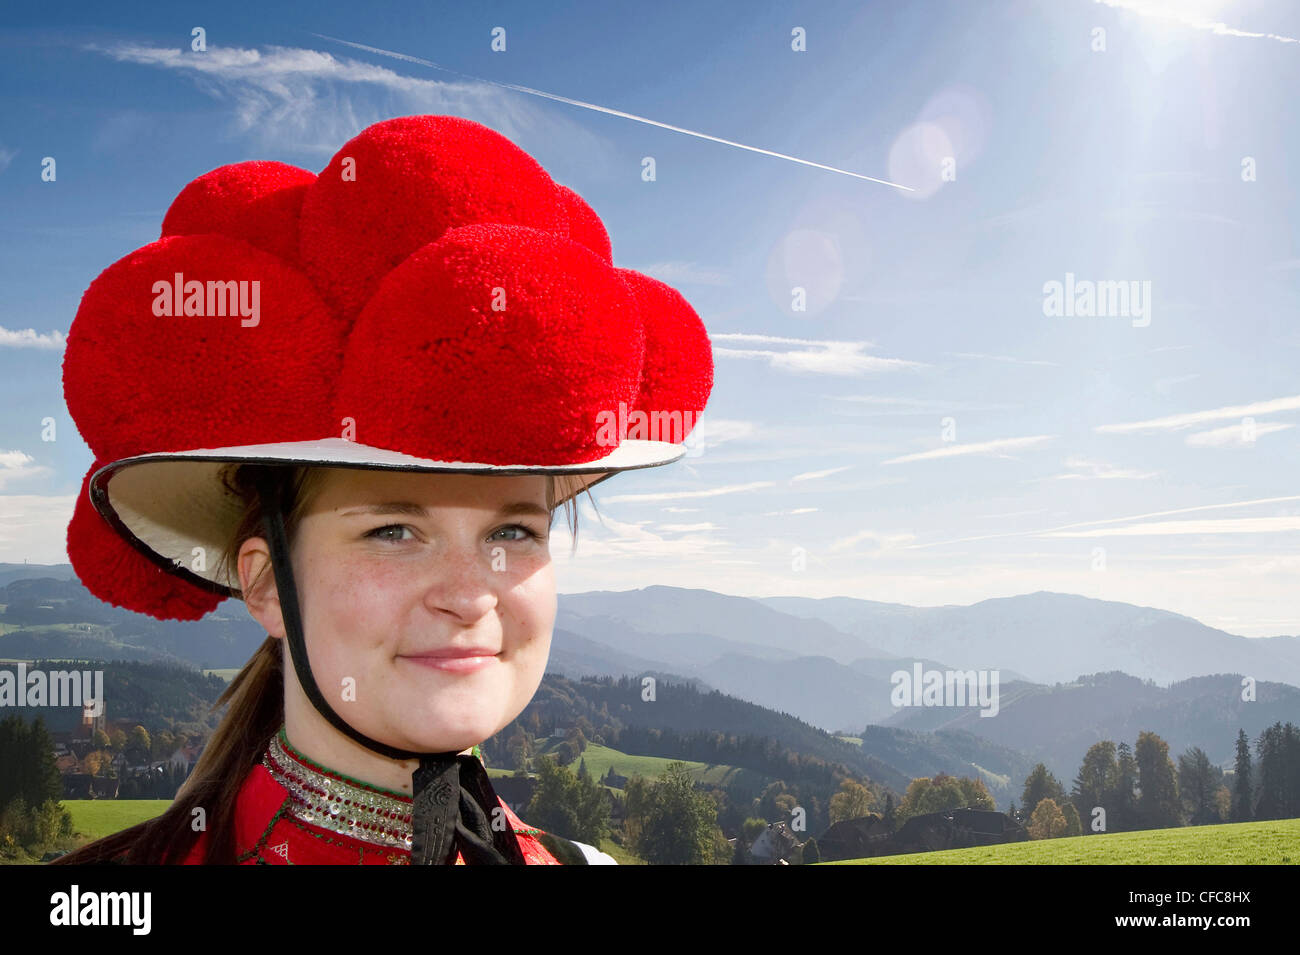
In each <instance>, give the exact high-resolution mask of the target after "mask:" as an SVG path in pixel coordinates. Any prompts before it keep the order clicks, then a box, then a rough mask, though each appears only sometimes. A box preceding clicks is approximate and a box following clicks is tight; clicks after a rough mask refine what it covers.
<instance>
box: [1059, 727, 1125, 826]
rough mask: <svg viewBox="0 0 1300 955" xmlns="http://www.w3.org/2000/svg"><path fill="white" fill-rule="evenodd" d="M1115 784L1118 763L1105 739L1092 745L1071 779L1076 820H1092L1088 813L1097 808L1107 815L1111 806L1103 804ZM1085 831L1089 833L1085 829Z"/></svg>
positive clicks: (1117, 780) (1113, 745) (1090, 813)
mask: <svg viewBox="0 0 1300 955" xmlns="http://www.w3.org/2000/svg"><path fill="white" fill-rule="evenodd" d="M1118 783H1119V763H1118V762H1117V761H1116V759H1115V744H1114V743H1112V742H1111V741H1110V740H1108V739H1104V740H1102V741H1101V742H1098V743H1093V744H1092V746H1090V747H1089V748H1088V752H1087V754H1086V755H1085V756H1084V757H1083V764H1082V765H1081V766H1080V767H1079V775H1078V776H1076V777H1075V779H1074V786H1073V790H1072V792H1071V799H1072V801H1073V803H1074V807H1075V808H1076V809H1077V810H1078V814H1079V816H1081V817H1082V818H1084V819H1089V820H1091V819H1092V811H1093V809H1095V808H1096V807H1097V806H1101V807H1102V808H1103V809H1106V810H1107V813H1108V814H1109V813H1110V812H1111V811H1113V809H1114V807H1113V806H1108V805H1107V800H1108V799H1112V798H1113V797H1114V793H1115V790H1116V787H1117V785H1118ZM1088 831H1091V829H1089V830H1088Z"/></svg>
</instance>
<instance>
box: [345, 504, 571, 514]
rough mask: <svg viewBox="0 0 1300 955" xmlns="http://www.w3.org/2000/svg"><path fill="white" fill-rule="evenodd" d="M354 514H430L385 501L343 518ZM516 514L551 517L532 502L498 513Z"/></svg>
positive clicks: (413, 506) (415, 506)
mask: <svg viewBox="0 0 1300 955" xmlns="http://www.w3.org/2000/svg"><path fill="white" fill-rule="evenodd" d="M353 514H409V515H411V516H412V517H428V515H429V512H428V511H427V510H426V509H425V508H424V507H422V506H421V505H419V504H416V503H414V502H412V501H384V502H383V503H380V504H367V505H366V506H365V507H354V508H351V509H349V510H346V511H343V512H342V515H341V516H343V517H350V516H352V515H353ZM516 514H529V515H533V516H536V517H548V518H549V517H550V516H551V512H550V511H548V510H547V509H546V508H544V507H542V505H540V504H535V503H533V502H532V501H511V502H510V503H509V504H503V505H502V506H501V509H500V510H499V511H497V515H498V516H500V517H513V516H514V515H516Z"/></svg>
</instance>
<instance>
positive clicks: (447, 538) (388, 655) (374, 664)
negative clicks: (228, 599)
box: [241, 468, 556, 752]
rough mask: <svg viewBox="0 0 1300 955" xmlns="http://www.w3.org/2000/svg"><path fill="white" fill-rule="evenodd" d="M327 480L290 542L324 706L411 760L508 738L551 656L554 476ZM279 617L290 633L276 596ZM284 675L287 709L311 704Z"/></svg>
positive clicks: (404, 475)
mask: <svg viewBox="0 0 1300 955" xmlns="http://www.w3.org/2000/svg"><path fill="white" fill-rule="evenodd" d="M326 475H327V476H326V477H325V479H324V483H323V485H322V486H321V488H320V490H319V492H318V494H317V495H316V496H315V497H314V499H313V501H312V503H311V504H310V505H309V507H308V509H307V511H306V512H305V513H304V515H303V518H302V521H301V523H300V524H299V527H298V531H297V534H296V536H295V540H294V544H293V548H292V562H293V570H294V579H295V581H296V582H297V586H298V593H299V602H300V607H301V612H302V618H303V631H304V633H305V635H306V642H307V649H308V655H309V657H310V659H311V669H312V673H313V675H314V676H315V678H316V684H317V685H318V686H319V687H320V689H321V693H322V694H323V695H324V696H325V699H326V700H327V701H328V702H329V704H330V706H331V707H332V708H333V709H334V710H335V711H336V712H337V713H338V714H339V715H340V716H342V717H343V718H344V719H345V720H346V721H347V722H348V723H350V724H351V725H352V726H353V727H355V728H356V729H358V730H360V731H361V732H362V733H364V734H366V735H367V736H369V737H370V738H372V739H375V740H378V741H380V742H384V743H387V744H389V745H392V746H396V747H398V748H401V749H408V750H413V751H416V752H446V751H457V752H459V751H461V750H464V749H467V748H468V747H470V746H473V745H474V744H476V743H479V742H482V741H483V740H485V739H487V738H488V737H489V736H492V735H493V734H495V733H497V732H499V731H500V730H501V729H503V728H504V727H505V726H506V725H507V724H509V723H510V721H511V720H513V719H514V718H515V717H516V716H518V715H519V713H521V712H522V711H523V709H524V707H525V706H526V705H527V704H528V701H529V700H530V699H532V697H533V694H534V693H535V692H536V691H537V687H538V685H539V684H540V683H541V679H542V674H543V672H544V670H545V669H546V661H547V657H548V655H549V653H550V646H551V631H552V627H553V626H554V623H555V613H556V598H555V577H554V571H553V566H552V564H551V557H550V551H549V542H548V537H549V534H550V513H549V512H548V511H547V508H546V490H547V478H546V477H545V476H541V475H511V476H491V477H488V476H482V475H452V474H427V473H426V474H420V473H411V472H397V471H366V470H357V469H348V468H332V469H329V470H328V471H327V472H326ZM250 544H252V545H253V547H254V548H256V547H258V546H260V547H261V548H265V541H263V540H260V539H257V540H256V542H249V544H246V545H245V549H248V548H249V546H250ZM241 553H242V552H241ZM270 576H271V573H270V571H269V569H268V571H267V577H268V578H269V577H270ZM272 611H273V613H272V615H271V616H272V618H273V619H272V620H271V621H269V622H270V623H271V624H273V625H276V626H278V630H277V629H272V627H270V626H268V632H271V633H272V634H274V635H276V636H282V635H283V634H284V627H283V621H282V618H280V616H279V609H278V603H277V604H275V605H274V606H273V608H272ZM255 615H257V614H256V612H255ZM286 667H288V669H289V674H288V679H287V681H286V689H287V690H288V692H289V696H287V697H286V709H287V710H291V709H292V708H293V707H295V706H296V707H298V708H299V709H300V710H301V708H302V707H305V708H306V709H308V710H311V705H310V703H308V702H307V701H306V698H305V696H304V695H302V694H301V689H300V688H299V687H298V685H297V680H296V678H295V677H294V676H293V673H292V667H290V666H289V664H288V660H287V659H286ZM295 694H297V695H298V699H296V700H295V699H292V697H293V696H294V695H295ZM312 715H313V716H314V715H315V713H314V710H312Z"/></svg>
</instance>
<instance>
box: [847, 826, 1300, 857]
mask: <svg viewBox="0 0 1300 955" xmlns="http://www.w3.org/2000/svg"><path fill="white" fill-rule="evenodd" d="M824 864H825V865H1296V864H1300V819H1276V820H1270V821H1268V822H1239V823H1231V824H1228V825H1222V826H1187V827H1185V828H1181V829H1152V830H1149V831H1146V832H1115V833H1108V834H1103V835H1093V836H1075V837H1073V838H1070V839H1043V840H1040V841H1037V842H1013V843H1010V844H1008V845H1002V846H983V847H979V848H975V849H948V850H945V851H943V852H918V853H915V854H913V855H902V856H883V857H881V858H877V859H855V860H852V861H846V862H828V863H824Z"/></svg>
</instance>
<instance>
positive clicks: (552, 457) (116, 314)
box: [63, 116, 713, 865]
mask: <svg viewBox="0 0 1300 955" xmlns="http://www.w3.org/2000/svg"><path fill="white" fill-rule="evenodd" d="M377 368H383V369H384V373H383V374H378V373H376V369H377ZM63 380H64V396H65V399H66V401H67V405H68V409H69V411H70V412H71V413H72V415H73V417H74V418H75V419H76V422H77V425H78V428H79V430H80V431H81V434H82V437H83V438H84V439H85V440H86V443H87V444H88V445H89V446H90V448H91V450H92V452H93V453H94V456H95V462H94V464H92V466H91V467H90V470H89V471H88V472H87V474H86V479H85V483H84V485H83V491H82V494H81V497H80V499H79V500H78V503H77V506H76V510H75V512H74V514H73V518H72V522H71V524H70V525H69V529H68V555H69V557H70V558H71V560H72V563H73V566H74V568H75V569H76V571H77V575H78V576H79V577H80V578H81V580H82V582H83V583H84V584H85V585H86V587H87V588H88V589H89V590H90V591H91V592H92V593H94V594H95V595H96V596H98V597H100V598H101V599H102V600H105V601H107V602H109V603H112V604H115V605H117V606H123V607H127V608H129V609H131V610H135V611H138V612H140V613H146V614H149V615H151V616H154V617H157V618H159V619H189V620H197V619H199V618H200V617H203V616H204V615H206V614H207V613H208V612H210V611H211V610H213V609H215V607H216V606H217V605H218V604H219V603H220V601H221V600H222V599H224V598H226V597H231V596H234V597H242V596H243V594H242V593H241V592H240V586H241V584H240V581H239V579H238V576H237V573H236V572H235V570H234V567H233V562H224V561H221V560H219V559H218V558H219V557H220V556H221V555H223V554H224V551H225V548H226V547H227V545H228V544H229V542H230V540H231V534H232V532H233V531H235V530H236V529H237V527H238V525H239V522H240V520H241V519H242V514H243V513H244V510H245V508H246V502H245V501H243V500H241V499H240V498H239V495H237V494H235V493H233V491H232V489H231V488H230V487H228V486H227V485H226V484H225V479H224V475H225V473H226V471H227V469H228V467H229V466H230V465H231V464H232V463H242V464H254V465H261V467H253V468H251V469H250V470H252V471H253V472H255V474H256V481H257V487H256V493H257V495H258V497H259V499H260V503H261V513H262V518H263V526H262V528H261V530H262V532H263V535H262V536H264V537H266V539H267V541H268V543H269V547H270V554H271V564H272V569H273V571H274V575H275V583H276V588H277V592H278V595H279V604H280V607H281V612H282V615H283V619H284V625H285V641H286V644H287V646H288V651H289V652H288V658H289V660H290V661H291V662H292V664H293V667H294V673H295V675H296V677H297V679H298V682H299V684H300V686H301V687H302V689H303V692H304V694H305V695H306V697H307V699H308V700H309V701H310V703H311V704H312V705H313V706H314V707H315V708H316V710H317V711H318V712H319V713H320V714H321V715H322V716H323V717H324V718H325V719H326V720H327V721H328V722H329V723H330V724H331V725H332V726H333V727H334V728H335V729H337V730H338V732H340V733H341V734H343V735H345V736H348V737H349V738H351V739H353V740H354V741H356V742H358V743H360V744H361V745H363V746H365V747H367V748H368V749H370V750H371V751H373V752H375V753H378V754H379V755H381V756H385V757H387V758H390V759H399V760H410V759H419V768H418V769H417V770H416V771H415V773H414V774H413V776H412V792H413V793H414V795H413V797H409V798H408V797H402V796H398V795H397V794H395V793H387V792H384V791H383V790H378V789H375V788H374V787H371V786H367V785H366V784H364V783H358V782H356V781H352V780H345V779H343V778H342V777H339V776H337V774H333V773H331V772H330V771H329V770H327V769H325V768H323V767H314V766H312V765H311V764H310V763H309V762H308V761H306V760H304V759H302V758H301V756H296V755H294V754H293V753H292V752H280V751H279V748H278V747H277V745H276V744H275V742H274V741H272V743H271V745H270V746H269V748H268V753H267V757H266V759H265V760H264V762H263V764H262V765H260V766H258V767H257V768H255V769H253V770H252V772H251V773H250V774H249V775H248V777H247V779H246V780H245V781H244V783H243V788H242V791H241V792H240V793H239V796H238V819H237V829H238V833H237V835H238V842H239V855H240V858H241V859H242V860H243V861H247V862H268V863H276V862H290V863H298V862H313V861H319V862H334V861H340V862H354V863H355V862H362V863H370V862H376V863H378V862H393V861H400V860H402V858H403V857H404V855H405V856H406V857H407V858H409V860H410V861H411V862H412V863H413V864H421V865H446V864H454V863H455V862H462V861H467V862H468V863H469V864H500V863H502V862H505V863H510V864H519V863H520V862H523V863H524V864H528V863H543V864H547V863H555V862H556V861H557V860H559V861H563V862H568V861H583V860H585V859H586V858H587V856H588V855H591V854H592V853H594V852H595V850H590V852H588V851H587V850H589V849H590V847H586V848H585V849H584V848H582V847H576V848H575V846H576V844H574V843H569V842H567V841H565V840H560V839H557V838H556V837H554V836H551V835H548V834H546V833H541V832H539V831H537V830H532V829H529V828H528V827H526V826H524V825H523V824H522V823H521V822H520V821H519V819H518V818H517V817H516V816H515V815H514V814H513V813H511V812H510V811H509V809H508V808H506V807H504V806H500V807H498V803H499V802H500V800H499V798H497V797H496V795H495V792H494V791H493V790H492V787H491V783H490V781H489V780H488V777H487V774H486V772H485V771H484V769H483V766H482V763H481V762H480V761H479V760H478V759H477V758H476V757H470V756H466V755H463V754H461V753H456V752H445V753H414V752H408V751H405V750H398V749H395V748H394V747H392V746H390V745H388V744H387V743H384V742H383V741H380V740H373V739H370V738H368V737H366V736H365V735H363V734H361V733H360V732H359V731H358V730H357V729H356V728H355V727H353V726H351V725H350V724H349V723H348V722H347V721H346V720H344V719H343V718H342V717H341V716H340V715H339V714H338V713H337V712H335V711H334V709H333V708H332V707H331V706H330V704H329V703H328V701H327V700H326V698H325V697H324V695H323V694H322V692H321V690H320V688H319V687H318V686H317V685H316V681H315V678H314V677H313V675H312V672H311V666H310V661H309V660H308V653H307V643H306V637H305V635H304V632H303V625H302V618H301V609H300V608H299V606H298V598H297V588H296V584H295V581H294V575H293V569H292V566H291V561H290V559H289V547H288V539H287V534H286V531H285V520H284V516H285V505H286V504H287V503H288V502H287V501H285V500H283V499H282V498H281V496H280V495H281V490H282V489H281V488H280V486H279V484H278V483H277V482H276V480H274V478H273V477H272V476H271V472H274V471H277V469H278V472H279V473H284V472H283V469H285V468H297V467H361V468H369V469H396V470H405V471H420V472H430V473H479V474H487V475H493V474H545V475H565V476H566V477H565V478H563V482H567V483H564V489H563V494H562V496H561V497H560V499H559V500H556V501H555V502H554V503H555V506H557V507H558V506H559V505H560V504H562V503H564V502H565V501H567V500H568V499H570V498H572V497H574V496H576V495H577V494H578V493H579V492H580V491H581V490H582V489H583V488H584V487H590V486H591V485H593V484H595V483H597V482H598V481H601V480H604V479H605V478H607V477H609V476H610V475H612V474H615V473H617V472H619V471H622V470H627V469H630V468H646V467H656V466H659V465H663V464H668V463H671V462H672V461H675V460H678V459H679V458H680V457H682V456H683V455H684V454H685V451H686V449H685V448H684V447H683V444H684V441H685V439H686V437H687V435H688V434H689V433H690V431H691V430H692V428H693V427H694V424H695V422H696V421H697V419H698V417H699V414H700V412H701V411H703V409H704V406H705V404H706V402H707V400H708V397H709V393H710V391H711V389H712V384H713V362H712V353H711V345H710V343H709V339H708V334H707V332H706V331H705V328H704V325H703V323H702V322H701V321H700V319H699V316H698V315H696V313H695V311H694V310H693V309H692V308H691V306H690V304H689V303H687V301H686V300H685V299H684V298H683V297H682V296H681V295H680V294H679V293H678V292H676V291H675V290H674V289H672V288H670V287H668V286H667V285H665V284H664V283H662V282H660V281H658V280H656V279H654V278H651V277H650V276H647V275H642V274H641V273H638V272H635V271H633V270H631V269H625V268H616V267H615V266H614V265H613V257H612V249H611V245H610V240H609V235H608V234H607V232H606V231H605V227H604V225H603V224H602V223H601V221H600V218H599V217H598V216H597V215H596V213H595V212H594V210H592V208H591V207H590V206H589V205H587V204H586V203H585V202H584V201H583V200H582V199H581V197H579V196H578V194H577V193H575V192H574V191H573V190H571V189H568V188H567V187H565V186H563V185H560V184H559V183H556V182H554V181H553V180H552V179H551V177H550V176H549V175H548V174H547V172H546V171H545V170H544V169H543V168H542V167H541V165H540V164H538V163H537V161H536V160H534V159H533V158H532V157H531V156H529V155H528V154H527V153H525V152H524V151H523V150H521V149H520V148H519V147H518V146H516V145H515V144H514V143H512V142H510V141H509V140H508V139H506V138H505V137H504V136H502V135H500V134H499V133H497V132H495V131H493V130H491V129H489V128H488V127H486V126H483V125H481V124H479V123H475V122H472V121H470V120H467V119H462V118H460V117H455V116H405V117H400V118H397V119H391V120H387V121H384V122H381V123H376V124H374V125H373V126H370V127H368V128H367V129H365V130H363V131H362V132H361V133H360V134H358V135H357V136H356V137H354V138H353V139H352V140H350V141H349V142H348V143H346V144H345V145H344V146H343V148H342V149H340V150H339V152H338V153H337V154H336V155H335V156H334V158H333V159H332V160H331V162H330V163H329V165H327V166H326V167H325V169H324V170H322V171H321V173H320V174H319V175H316V174H313V173H311V172H308V171H307V170H304V169H298V168H295V167H293V166H287V165H285V164H283V163H278V162H244V163H235V164H233V165H230V166H223V167H221V168H219V169H215V170H213V171H212V172H209V173H207V174H205V175H203V176H200V177H199V178H198V179H196V180H194V181H193V182H191V183H190V184H189V185H188V186H186V187H185V188H184V189H183V190H182V191H181V193H180V194H179V195H178V196H177V197H176V200H175V201H174V202H173V203H172V205H171V208H170V209H169V210H168V212H167V215H166V217H165V218H164V220H163V224H162V236H161V238H159V240H158V241H157V242H153V243H151V244H149V245H147V246H144V247H143V248H140V249H137V250H136V251H134V252H132V253H130V254H128V255H126V256H124V257H123V258H122V259H120V260H119V261H118V262H116V263H114V264H113V265H111V266H109V268H107V269H105V270H104V272H103V273H102V274H101V275H100V276H99V277H98V278H97V279H96V280H95V281H94V282H93V283H91V286H90V288H88V289H87V290H86V293H85V295H84V296H83V298H82V302H81V307H80V308H79V310H78V312H77V317H76V320H75V321H74V322H73V324H72V328H71V330H70V331H69V334H68V344H67V349H66V352H65V355H64V367H63ZM250 402H251V406H250ZM615 423H616V425H617V426H612V425H614V424H615ZM629 423H630V424H631V425H632V430H631V433H627V434H625V433H624V430H625V428H626V426H627V424H629ZM661 429H666V432H667V433H662V430H661ZM561 483H562V482H561V479H559V478H557V480H556V484H557V487H558V486H559V485H561ZM265 728H266V727H265V726H263V729H265ZM241 758H242V757H241ZM295 773H300V774H305V775H304V776H303V778H302V779H298V777H296V776H295V775H294V774H295ZM296 779H297V780H298V781H297V782H294V780H296ZM340 787H345V788H344V789H343V790H342V792H343V793H344V795H342V796H341V797H340V798H339V799H333V798H332V796H331V794H332V793H334V791H335V790H338V789H339V788H340ZM346 787H352V788H350V789H349V788H346ZM318 797H319V798H320V799H325V800H326V801H325V802H315V801H314V800H316V799H317V798H318ZM394 800H396V801H394ZM403 800H404V802H403ZM377 805H382V806H383V807H384V811H385V812H386V813H387V815H384V816H382V817H376V814H375V812H373V811H372V810H374V809H375V807H376V806H377ZM403 805H405V806H406V807H407V808H405V809H403V808H402V807H403ZM498 808H501V809H504V815H501V814H499V813H498V812H497V811H496V810H497V809H498ZM358 813H359V815H358ZM406 816H409V818H406V819H405V822H402V819H403V817H406ZM489 817H492V818H489ZM376 818H382V820H383V825H382V826H380V827H379V828H372V827H370V826H369V825H368V824H367V820H371V821H374V820H376ZM340 820H342V821H341V823H340ZM502 820H504V822H503V821H502ZM399 822H400V823H402V825H398V823H399ZM507 824H508V825H509V826H510V827H511V829H512V830H513V833H509V832H507V830H506V828H505V826H506V825H507ZM340 825H341V826H342V828H341V829H340V828H339V826H340ZM402 826H405V827H406V828H405V829H404V828H402ZM511 835H513V836H514V838H513V839H512V838H510V836H511ZM394 840H396V841H394ZM200 852H201V849H200V848H198V847H196V848H195V849H194V851H192V852H191V853H190V858H191V859H197V858H199V857H200Z"/></svg>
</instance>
